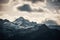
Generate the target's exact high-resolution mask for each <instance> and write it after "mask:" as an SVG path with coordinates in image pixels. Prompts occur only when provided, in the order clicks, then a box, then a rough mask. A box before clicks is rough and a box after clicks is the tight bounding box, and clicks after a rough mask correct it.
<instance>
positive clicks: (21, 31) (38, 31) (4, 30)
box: [0, 17, 60, 40]
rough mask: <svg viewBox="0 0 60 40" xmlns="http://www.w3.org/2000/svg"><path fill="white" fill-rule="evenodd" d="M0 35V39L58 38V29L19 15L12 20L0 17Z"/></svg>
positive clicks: (31, 39)
mask: <svg viewBox="0 0 60 40" xmlns="http://www.w3.org/2000/svg"><path fill="white" fill-rule="evenodd" d="M56 27H57V26H56ZM0 35H1V36H0V37H1V38H0V39H1V40H2V39H3V40H53V39H54V40H58V39H60V38H59V37H60V30H57V29H53V28H49V27H48V26H47V25H45V24H37V23H36V22H30V21H28V20H26V19H24V18H23V17H20V18H18V19H16V20H15V21H13V22H10V21H8V20H6V19H5V20H2V19H0Z"/></svg>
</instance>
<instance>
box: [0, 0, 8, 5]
mask: <svg viewBox="0 0 60 40" xmlns="http://www.w3.org/2000/svg"><path fill="white" fill-rule="evenodd" d="M8 2H9V0H0V4H5V3H8Z"/></svg>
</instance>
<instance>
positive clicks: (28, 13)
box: [0, 0, 59, 23]
mask: <svg viewBox="0 0 60 40" xmlns="http://www.w3.org/2000/svg"><path fill="white" fill-rule="evenodd" d="M26 4H27V6H26ZM2 7H3V8H2V11H0V18H2V19H8V20H10V21H14V20H15V19H17V18H18V17H21V16H22V17H24V18H25V19H28V20H29V21H36V22H38V23H40V22H42V21H44V20H48V19H51V20H55V21H57V22H59V19H58V18H57V16H59V15H58V14H54V13H52V12H51V11H50V10H48V9H47V8H46V5H45V3H43V2H36V3H32V2H30V1H22V0H19V1H16V2H15V1H14V2H13V1H12V3H10V4H8V5H6V4H5V5H2ZM18 7H19V8H20V9H18ZM55 13H56V12H55Z"/></svg>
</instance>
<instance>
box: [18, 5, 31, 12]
mask: <svg viewBox="0 0 60 40" xmlns="http://www.w3.org/2000/svg"><path fill="white" fill-rule="evenodd" d="M17 9H18V10H19V11H28V12H30V11H32V10H31V8H30V6H29V5H28V4H24V5H23V6H18V7H17Z"/></svg>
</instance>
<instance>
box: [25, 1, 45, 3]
mask: <svg viewBox="0 0 60 40" xmlns="http://www.w3.org/2000/svg"><path fill="white" fill-rule="evenodd" d="M25 1H31V2H32V3H35V2H39V1H41V2H44V0H25Z"/></svg>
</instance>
